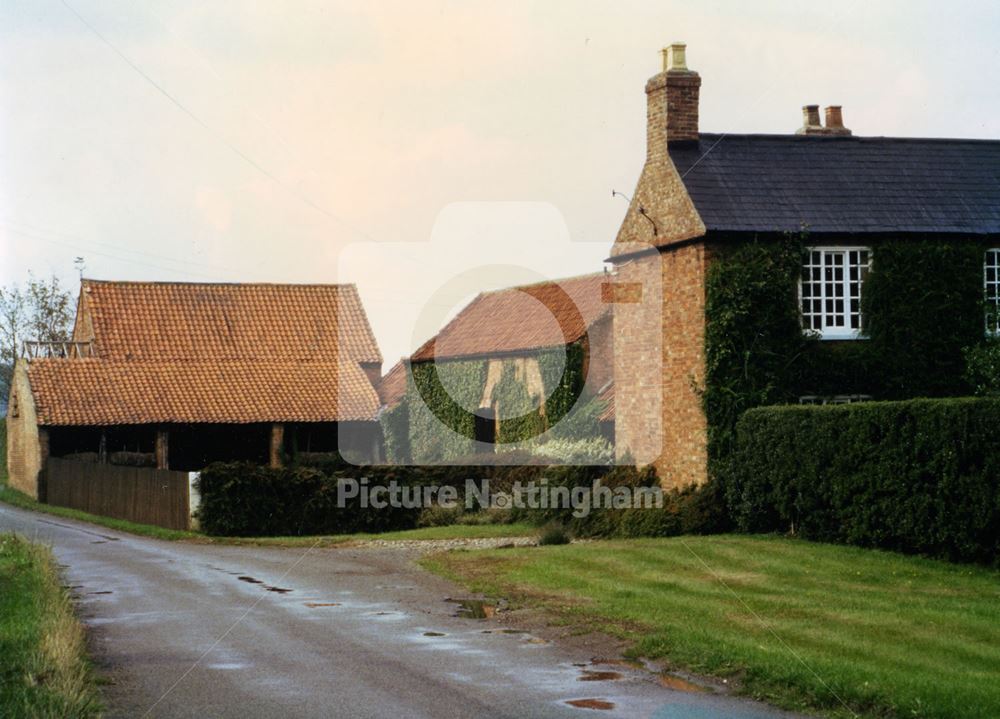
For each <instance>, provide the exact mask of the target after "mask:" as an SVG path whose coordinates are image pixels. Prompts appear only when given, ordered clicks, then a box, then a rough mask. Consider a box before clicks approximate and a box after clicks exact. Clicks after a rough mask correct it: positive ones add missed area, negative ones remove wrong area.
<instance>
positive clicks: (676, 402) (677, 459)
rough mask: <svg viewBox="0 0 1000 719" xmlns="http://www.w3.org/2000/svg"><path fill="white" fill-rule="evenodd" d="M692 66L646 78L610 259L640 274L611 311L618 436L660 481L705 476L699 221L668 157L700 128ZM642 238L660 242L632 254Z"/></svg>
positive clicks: (704, 251)
mask: <svg viewBox="0 0 1000 719" xmlns="http://www.w3.org/2000/svg"><path fill="white" fill-rule="evenodd" d="M700 86H701V79H700V78H699V77H698V74H697V73H694V72H691V71H688V70H681V71H675V70H671V71H665V72H662V73H660V74H658V75H656V76H654V77H653V78H651V79H650V80H649V82H648V83H647V84H646V96H647V136H646V140H647V148H646V164H645V166H644V167H643V170H642V174H641V176H640V178H639V183H638V186H637V187H636V190H635V193H634V194H633V196H632V202H631V204H630V206H629V209H628V212H627V214H626V216H625V219H624V220H623V222H622V226H621V229H620V230H619V232H618V237H617V238H616V240H615V245H614V247H613V248H612V253H611V254H612V259H613V260H614V261H616V265H617V268H616V277H615V282H616V283H617V284H621V285H627V284H632V283H636V284H641V285H642V287H643V293H644V296H643V297H642V300H641V302H638V303H635V302H616V304H615V311H614V332H613V334H614V368H615V437H616V442H617V449H618V453H619V456H625V455H626V453H627V454H628V455H630V456H631V457H632V458H633V459H634V460H635V461H636V462H637V463H639V464H653V465H654V466H655V467H656V469H657V472H658V473H659V475H660V478H661V481H662V483H663V486H664V487H682V486H685V485H688V484H692V483H695V484H700V483H702V482H704V481H706V479H707V476H708V467H707V463H708V458H707V444H708V433H707V423H706V419H705V414H704V411H703V408H702V402H701V393H700V390H701V388H702V386H703V383H704V376H705V272H706V269H707V265H708V262H709V260H710V252H709V250H708V248H707V247H706V245H705V243H704V241H703V240H702V239H700V238H704V235H705V225H704V223H703V222H702V220H701V218H700V217H699V215H698V212H697V211H696V210H695V207H694V204H693V203H692V201H691V198H690V196H689V195H688V193H687V190H686V189H685V187H684V184H683V182H682V180H681V178H680V175H679V174H678V172H677V169H676V167H675V166H674V163H673V162H672V161H671V159H670V155H669V153H668V146H669V144H670V143H673V142H683V141H688V140H696V139H697V137H698V94H699V88H700ZM643 247H646V248H652V247H655V248H657V250H654V251H652V252H646V253H645V254H639V255H637V254H635V253H636V252H637V251H640V250H641V249H642V248H643Z"/></svg>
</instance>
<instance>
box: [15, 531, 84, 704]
mask: <svg viewBox="0 0 1000 719" xmlns="http://www.w3.org/2000/svg"><path fill="white" fill-rule="evenodd" d="M0 676H2V677H3V680H2V681H0V707H2V710H3V716H5V717H33V718H43V717H90V716H97V715H98V714H99V710H100V704H99V701H98V698H97V691H96V689H95V686H94V683H93V678H92V676H91V672H90V667H89V664H88V660H87V658H86V650H85V643H84V635H83V629H82V627H81V626H80V624H79V623H78V622H77V621H76V619H75V618H74V616H73V608H72V605H71V604H70V600H69V597H68V596H67V595H66V592H65V590H64V589H63V588H62V587H61V586H60V583H59V576H58V572H57V571H56V567H55V563H54V561H53V559H52V555H51V553H50V552H49V551H48V550H47V549H45V548H44V547H41V546H39V545H36V544H31V543H29V542H28V541H27V540H25V539H23V538H21V537H18V536H16V535H13V534H2V535H0Z"/></svg>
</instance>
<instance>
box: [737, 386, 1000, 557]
mask: <svg viewBox="0 0 1000 719" xmlns="http://www.w3.org/2000/svg"><path fill="white" fill-rule="evenodd" d="M997 427H1000V400H997V399H975V398H961V399H937V400H928V399H921V400H909V401H903V402H866V403H860V404H852V405H837V406H825V407H803V406H795V407H769V408H759V409H754V410H750V411H748V412H747V413H745V414H744V415H743V417H742V418H741V419H740V421H739V423H738V424H737V432H736V445H735V451H734V454H733V457H732V458H731V461H729V462H728V463H727V465H726V467H727V469H726V472H727V475H728V476H727V481H726V484H725V486H726V499H727V502H728V505H729V507H730V510H731V512H732V515H733V517H734V519H735V520H736V522H737V525H738V528H739V529H740V530H741V531H745V532H773V531H780V532H792V533H795V534H799V535H801V536H802V537H805V538H807V539H814V540H819V541H827V542H840V543H846V544H856V545H859V546H864V547H879V548H883V549H890V550H895V551H900V552H909V553H920V554H926V555H930V556H935V557H943V558H947V559H951V560H960V561H978V562H995V561H996V557H997V552H998V550H1000V490H998V482H997V477H1000V444H998V443H997Z"/></svg>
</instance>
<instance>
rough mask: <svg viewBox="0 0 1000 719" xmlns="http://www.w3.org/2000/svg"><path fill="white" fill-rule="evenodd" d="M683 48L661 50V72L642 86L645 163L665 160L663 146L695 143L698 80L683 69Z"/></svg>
mask: <svg viewBox="0 0 1000 719" xmlns="http://www.w3.org/2000/svg"><path fill="white" fill-rule="evenodd" d="M686 48H687V46H686V45H685V44H684V43H682V42H675V43H673V44H672V45H670V46H668V47H665V48H663V50H661V51H660V52H661V54H662V55H663V70H662V71H661V72H660V73H659V74H657V75H654V76H653V77H651V78H650V79H649V82H647V83H646V102H647V105H646V159H647V161H649V160H655V159H663V158H666V156H667V143H668V142H676V141H680V140H697V139H698V94H699V90H700V88H701V77H699V75H698V73H696V72H694V71H692V70H689V69H688V67H687V58H686V53H685V50H686Z"/></svg>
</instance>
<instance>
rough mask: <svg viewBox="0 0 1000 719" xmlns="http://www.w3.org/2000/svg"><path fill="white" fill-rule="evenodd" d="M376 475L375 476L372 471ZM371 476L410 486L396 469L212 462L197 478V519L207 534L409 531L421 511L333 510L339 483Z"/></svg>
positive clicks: (354, 503) (349, 505)
mask: <svg viewBox="0 0 1000 719" xmlns="http://www.w3.org/2000/svg"><path fill="white" fill-rule="evenodd" d="M376 472H377V473H376ZM362 476H366V477H369V478H370V480H371V482H372V483H373V484H374V483H380V484H385V483H388V482H389V481H391V480H393V479H395V480H396V481H397V482H399V483H400V484H401V485H404V486H406V485H410V484H412V482H411V481H410V480H411V477H409V476H408V475H407V473H406V472H405V471H402V470H401V469H400V468H398V467H387V468H382V467H380V468H367V469H365V470H364V471H363V472H362V471H361V470H360V469H359V468H354V469H345V470H343V471H340V472H337V473H334V474H324V473H323V472H321V471H319V470H317V469H313V468H308V467H305V468H285V469H272V468H269V467H260V466H257V465H254V464H249V463H245V462H237V463H231V464H222V463H216V464H212V465H209V466H208V467H206V468H205V469H204V470H203V471H202V473H201V477H200V479H199V486H198V489H199V492H200V493H201V506H200V508H199V510H198V520H199V522H200V523H201V528H202V530H203V531H205V533H207V534H213V535H227V536H247V537H251V536H286V535H291V536H297V535H307V534H346V533H353V532H383V531H390V530H397V529H410V528H412V527H414V526H416V523H417V518H418V516H419V512H420V510H419V508H413V509H408V508H392V507H385V508H381V509H376V508H374V507H371V506H368V507H362V506H361V503H360V500H359V499H353V500H350V501H347V502H345V506H344V507H339V506H337V496H338V491H337V490H338V483H341V482H344V481H345V480H347V479H359V478H361V477H362Z"/></svg>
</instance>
